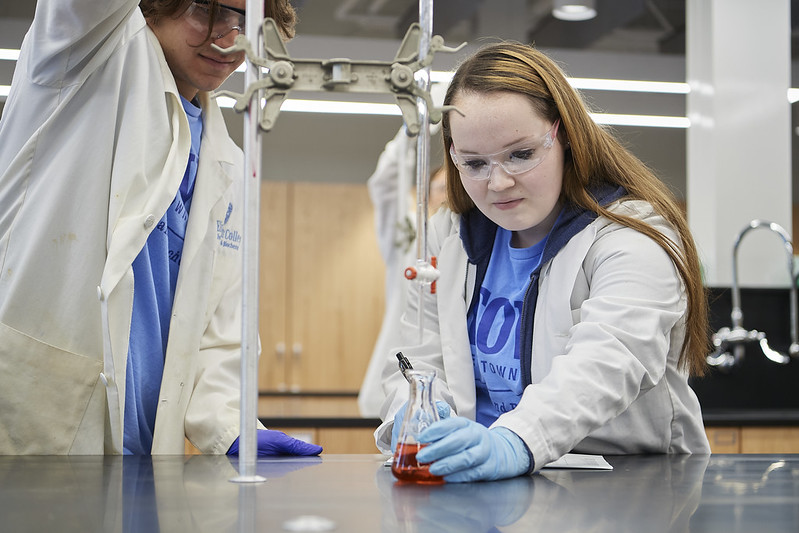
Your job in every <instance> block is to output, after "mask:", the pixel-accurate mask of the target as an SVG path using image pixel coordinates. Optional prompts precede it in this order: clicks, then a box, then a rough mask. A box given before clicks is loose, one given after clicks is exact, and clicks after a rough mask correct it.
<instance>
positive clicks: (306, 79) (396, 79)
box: [213, 18, 466, 135]
mask: <svg viewBox="0 0 799 533" xmlns="http://www.w3.org/2000/svg"><path fill="white" fill-rule="evenodd" d="M261 31H262V32H263V40H264V52H265V53H266V57H261V56H258V55H257V54H256V53H255V51H254V50H253V48H252V45H251V44H250V41H249V40H248V39H247V37H246V36H244V35H238V36H237V37H236V40H235V44H234V45H233V46H231V47H229V48H220V47H218V46H216V45H213V46H214V48H215V49H216V50H218V51H220V52H222V53H225V54H230V53H233V52H240V51H243V52H244V53H245V54H246V55H247V58H248V59H249V60H250V62H251V63H252V64H254V65H257V66H258V67H261V68H263V69H265V71H266V72H265V73H264V77H263V78H261V79H260V80H258V81H256V82H253V83H251V84H250V86H249V87H246V88H245V92H244V94H238V93H234V92H232V91H226V90H223V91H218V92H217V93H215V96H228V97H231V98H234V99H235V100H236V104H235V105H234V106H233V107H234V109H235V110H236V111H238V112H242V111H244V110H245V109H247V106H248V105H249V103H250V101H251V99H252V96H253V94H255V93H256V92H257V91H261V90H262V91H264V93H263V96H264V98H266V104H265V106H264V107H263V108H261V115H260V120H259V125H260V128H261V129H262V130H264V131H269V130H270V129H272V127H273V126H274V124H275V120H276V119H277V115H278V114H279V113H280V106H281V105H282V104H283V101H284V100H285V99H286V96H287V95H288V93H289V91H292V90H295V91H340V92H350V93H376V94H393V95H394V96H395V99H396V101H397V105H398V106H399V108H400V111H401V113H402V118H403V120H404V121H405V126H406V127H407V129H408V134H409V135H416V134H418V133H419V130H420V128H421V125H420V124H419V113H418V112H417V104H416V99H417V98H420V99H422V100H424V102H425V104H426V105H427V109H428V110H429V114H430V122H431V123H434V124H435V123H438V122H439V121H440V120H441V116H442V113H444V112H446V111H449V110H452V109H454V108H453V107H452V106H444V107H442V108H435V107H434V105H433V100H432V97H431V96H430V92H429V91H426V90H424V89H422V88H421V87H419V85H418V84H417V83H415V76H416V73H417V72H418V71H420V70H422V69H425V68H427V67H428V66H430V65H431V64H432V62H433V56H434V54H435V52H439V51H442V52H457V51H458V50H460V49H461V48H462V47H463V46H465V45H466V43H462V44H461V45H460V46H458V47H456V48H451V47H448V46H445V45H444V39H443V38H442V37H441V36H438V35H436V36H433V38H432V39H431V43H430V49H429V51H428V53H427V56H426V57H424V58H423V59H421V60H420V59H419V58H418V55H419V54H418V48H419V40H420V38H421V31H422V30H421V27H420V26H419V24H412V25H411V26H410V28H408V31H407V33H406V34H405V37H404V38H403V40H402V43H401V44H400V48H399V50H398V51H397V54H396V56H395V57H394V60H393V61H388V62H386V61H353V60H350V59H292V58H291V57H290V56H289V54H288V51H287V50H286V47H285V45H284V43H283V40H282V39H281V38H280V33H279V32H278V29H277V25H276V24H275V22H274V20H272V19H271V18H266V19H264V22H263V24H262V26H261Z"/></svg>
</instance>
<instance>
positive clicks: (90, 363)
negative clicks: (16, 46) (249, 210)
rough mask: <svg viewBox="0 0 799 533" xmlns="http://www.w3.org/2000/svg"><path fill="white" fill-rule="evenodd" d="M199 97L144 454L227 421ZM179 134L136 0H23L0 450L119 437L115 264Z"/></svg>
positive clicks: (1, 213)
mask: <svg viewBox="0 0 799 533" xmlns="http://www.w3.org/2000/svg"><path fill="white" fill-rule="evenodd" d="M200 98H201V103H202V107H203V109H204V118H205V128H204V132H203V141H202V148H201V152H200V163H199V169H198V175H197V181H196V185H195V191H194V196H193V202H192V206H191V214H190V217H189V222H188V227H187V231H186V239H185V243H184V249H183V257H182V261H181V267H180V275H179V278H178V283H177V289H176V294H175V300H174V305H173V309H172V319H171V323H170V335H169V341H168V346H167V353H166V361H165V367H164V374H163V381H162V386H161V391H160V396H159V402H158V411H157V416H156V422H155V433H154V439H153V447H152V453H153V454H182V453H183V451H184V435H185V436H187V437H188V438H189V440H190V441H191V442H192V443H193V444H194V445H195V446H197V447H198V448H199V449H200V450H201V451H203V452H206V453H224V452H225V451H227V449H228V447H229V446H230V444H231V443H232V441H233V440H234V439H235V438H236V436H237V435H238V433H239V428H238V426H239V358H240V337H241V325H240V324H241V322H240V300H241V298H240V296H241V295H240V282H241V280H240V277H241V253H242V251H241V246H240V244H241V242H240V240H241V223H242V217H241V215H242V211H243V208H242V205H241V197H240V185H241V176H242V175H243V173H242V166H241V165H242V157H241V151H240V150H239V149H238V148H237V147H236V146H235V145H234V143H233V142H232V141H231V140H230V138H229V136H228V134H227V130H226V128H225V125H224V123H223V118H222V115H221V113H220V111H219V108H218V107H217V106H216V104H215V103H213V102H212V101H210V100H209V98H208V95H206V94H201V95H200ZM190 137H191V134H190V131H189V125H188V121H187V119H186V116H185V112H184V111H183V108H182V105H181V102H180V99H179V96H178V92H177V87H176V85H175V81H174V79H173V76H172V74H171V72H170V70H169V68H168V66H167V64H166V61H165V59H164V56H163V53H162V51H161V48H160V45H159V43H158V41H157V39H156V37H155V36H154V34H153V33H152V32H151V31H150V30H149V28H147V26H146V24H145V21H144V18H143V17H142V14H141V12H140V11H139V8H138V0H101V1H100V0H98V1H93V2H89V1H86V0H83V1H67V0H39V2H38V5H37V11H36V16H35V19H34V22H33V24H32V26H31V29H30V31H29V32H28V34H27V36H26V38H25V41H24V43H23V46H22V51H21V53H20V58H19V61H18V63H17V69H16V72H15V75H14V82H13V84H12V89H11V94H10V96H9V98H8V101H7V103H6V107H5V110H4V114H3V118H2V122H0V172H2V174H0V391H2V399H0V454H9V453H11V454H17V453H29V454H96V453H121V452H122V422H123V420H124V398H125V368H126V359H127V352H128V338H129V330H130V321H131V310H132V306H133V270H132V268H131V263H132V262H133V259H134V258H135V257H136V256H137V254H138V253H139V251H140V250H141V249H142V246H143V245H144V243H145V241H146V239H147V236H148V235H149V233H150V231H151V230H152V229H153V228H154V226H155V224H156V223H157V222H158V221H159V220H160V218H161V217H162V215H163V214H164V213H165V212H166V209H167V208H168V206H169V205H170V203H171V202H172V200H173V199H174V198H175V194H176V192H177V190H178V186H179V184H180V182H181V180H182V177H183V173H184V171H185V168H186V163H187V161H188V155H189V146H190Z"/></svg>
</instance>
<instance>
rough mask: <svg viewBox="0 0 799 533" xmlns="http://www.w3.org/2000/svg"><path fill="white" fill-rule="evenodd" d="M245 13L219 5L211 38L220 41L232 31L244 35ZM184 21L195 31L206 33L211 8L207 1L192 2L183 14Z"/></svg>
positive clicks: (196, 0)
mask: <svg viewBox="0 0 799 533" xmlns="http://www.w3.org/2000/svg"><path fill="white" fill-rule="evenodd" d="M245 14H246V12H245V11H244V10H243V9H239V8H236V7H231V6H226V5H224V4H219V11H218V12H217V14H216V19H215V20H214V26H213V29H212V30H211V38H212V39H214V40H216V39H221V38H222V37H224V36H225V35H227V34H229V33H230V32H232V31H233V30H236V31H237V32H239V34H240V35H244V26H245V24H244V21H245ZM185 17H186V20H187V21H188V22H189V24H191V26H192V27H193V28H194V29H196V30H197V31H201V32H207V31H208V28H209V24H210V23H211V6H210V3H209V2H208V1H207V0H194V1H193V2H192V3H191V5H189V8H188V9H187V10H186V13H185Z"/></svg>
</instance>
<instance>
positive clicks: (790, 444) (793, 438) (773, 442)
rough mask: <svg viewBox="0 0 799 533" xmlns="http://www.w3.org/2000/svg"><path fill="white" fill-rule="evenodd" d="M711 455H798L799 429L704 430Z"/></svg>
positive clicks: (749, 427) (711, 428)
mask: <svg viewBox="0 0 799 533" xmlns="http://www.w3.org/2000/svg"><path fill="white" fill-rule="evenodd" d="M706 431H707V436H708V439H709V440H710V449H711V451H712V452H713V453H799V427H782V426H780V427H760V426H719V427H708V428H706Z"/></svg>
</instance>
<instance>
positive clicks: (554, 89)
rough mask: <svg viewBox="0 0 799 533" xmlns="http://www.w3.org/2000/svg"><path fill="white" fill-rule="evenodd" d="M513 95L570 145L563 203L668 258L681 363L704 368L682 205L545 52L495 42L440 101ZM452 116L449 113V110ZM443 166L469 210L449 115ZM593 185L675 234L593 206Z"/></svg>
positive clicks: (702, 294) (701, 298)
mask: <svg viewBox="0 0 799 533" xmlns="http://www.w3.org/2000/svg"><path fill="white" fill-rule="evenodd" d="M508 91H509V92H514V93H518V94H522V95H525V96H526V97H527V98H529V100H530V101H531V102H532V104H533V107H534V109H536V111H538V112H539V113H540V114H541V115H542V116H543V117H545V118H546V119H547V120H549V121H551V122H554V121H555V120H557V119H560V121H561V125H560V127H559V130H560V132H559V134H558V135H559V136H561V138H562V139H563V140H564V141H565V142H568V143H569V144H570V149H569V150H567V151H566V156H565V163H564V172H563V188H562V191H561V201H562V202H563V203H566V204H571V205H573V206H577V207H579V208H582V209H587V210H590V211H593V212H594V213H597V214H598V215H599V216H602V217H605V218H608V219H610V220H612V221H613V222H616V223H618V224H622V225H624V226H627V227H630V228H632V229H635V230H637V231H640V232H641V233H643V234H645V235H647V236H649V237H650V238H652V239H653V240H654V241H655V242H657V243H658V244H659V245H660V246H661V247H662V248H663V249H664V250H665V251H666V253H668V254H669V257H671V259H672V261H673V262H674V264H675V266H676V268H677V271H678V272H679V274H680V277H681V278H682V281H683V283H684V284H685V291H686V293H687V298H688V309H687V316H686V319H685V327H686V333H685V342H684V344H683V346H682V350H681V352H680V359H679V364H680V366H681V367H683V368H685V369H687V370H688V371H689V372H690V374H692V375H702V374H704V372H705V370H706V365H707V363H706V356H707V354H708V353H710V351H711V346H710V336H709V331H710V330H709V325H708V310H707V294H706V291H705V288H704V286H703V283H702V276H701V270H700V265H699V255H698V253H697V250H696V244H695V243H694V240H693V237H692V236H691V233H690V230H689V228H688V222H687V220H686V218H685V215H684V212H683V209H682V207H681V206H680V205H679V204H678V203H677V201H676V200H675V198H674V196H673V194H672V193H671V191H669V189H668V188H667V187H666V186H665V184H664V183H663V182H662V181H660V180H659V179H658V178H657V177H656V176H655V175H654V173H653V172H652V171H651V170H650V169H649V168H648V167H647V166H646V165H645V164H644V163H642V162H641V161H640V160H639V159H638V158H636V157H635V156H634V155H633V154H631V153H630V152H629V151H628V150H627V149H625V148H624V147H623V146H622V145H621V144H620V143H619V142H618V141H617V140H616V139H615V138H614V137H613V136H612V135H611V134H610V133H608V132H607V131H606V130H605V129H603V128H602V127H600V126H599V125H597V124H596V123H595V122H594V121H593V119H592V118H591V116H590V115H589V112H588V109H587V108H586V105H585V103H584V102H583V100H582V98H581V97H580V95H579V94H578V93H577V91H575V90H574V89H573V88H572V86H571V85H570V84H569V82H568V81H567V80H566V76H565V75H564V73H563V71H562V70H561V69H560V68H559V67H558V66H557V65H556V64H555V62H554V61H552V60H551V59H549V58H548V57H547V56H546V55H544V54H542V53H541V52H539V51H537V50H536V49H535V48H533V47H531V46H526V45H523V44H519V43H509V42H504V43H499V44H493V45H490V46H488V47H486V48H483V49H482V50H480V51H478V52H477V53H475V54H474V55H473V56H471V57H470V58H468V59H467V60H466V61H465V62H464V63H463V64H461V66H460V67H459V68H458V70H457V72H456V73H455V76H454V77H453V79H452V82H451V83H450V85H449V88H448V89H447V94H446V96H445V98H444V104H445V105H452V104H453V100H454V99H455V97H456V96H457V95H459V94H463V93H469V92H474V93H491V92H508ZM453 112H455V111H453ZM442 132H443V136H444V153H445V157H446V164H447V170H448V172H447V175H448V179H447V198H448V200H449V205H450V207H451V208H452V210H453V211H455V212H456V213H465V212H467V211H469V210H471V209H472V208H474V207H475V204H474V202H472V200H471V198H470V197H469V195H468V194H467V193H466V190H465V189H464V187H463V184H462V183H461V180H460V179H459V174H458V170H457V168H456V167H455V165H454V163H453V162H452V158H451V157H450V155H449V148H450V146H451V145H452V135H451V132H450V127H449V116H448V113H445V114H444V119H443V121H442ZM598 184H613V185H620V186H622V187H624V188H625V189H626V190H627V196H626V198H632V199H640V200H645V201H647V202H649V203H650V204H651V205H652V206H653V208H654V209H655V211H656V212H657V213H658V214H660V215H661V216H663V217H664V218H665V219H666V220H667V221H668V222H669V223H670V224H671V225H672V226H673V227H674V228H675V229H676V231H677V235H678V236H679V242H674V241H672V240H671V239H670V238H668V237H667V236H665V235H663V234H662V233H661V232H660V231H658V230H657V229H655V228H654V227H652V226H650V225H649V224H647V223H645V222H642V221H641V220H638V219H636V218H633V217H629V216H624V215H621V214H618V213H614V212H611V211H609V210H608V209H606V208H605V207H603V206H601V205H599V203H598V202H597V201H596V199H595V198H594V197H593V196H592V195H591V194H590V192H589V190H590V189H591V188H592V187H593V186H595V185H598Z"/></svg>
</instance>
